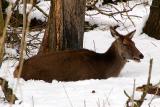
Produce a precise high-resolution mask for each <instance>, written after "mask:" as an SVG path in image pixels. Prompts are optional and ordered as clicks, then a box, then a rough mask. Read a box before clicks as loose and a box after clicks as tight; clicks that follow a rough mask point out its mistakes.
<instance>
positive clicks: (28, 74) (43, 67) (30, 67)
mask: <svg viewBox="0 0 160 107" xmlns="http://www.w3.org/2000/svg"><path fill="white" fill-rule="evenodd" d="M111 32H112V35H113V33H118V32H116V31H115V30H114V29H112V31H111ZM119 39H121V38H119ZM119 39H116V40H115V41H114V42H113V43H112V45H111V47H110V48H109V50H108V51H106V52H105V53H96V52H93V51H90V50H87V49H80V50H68V51H60V52H49V53H46V54H41V55H36V56H33V57H32V58H30V59H28V60H26V61H25V62H24V66H23V69H22V74H21V77H22V78H24V79H25V80H29V79H35V80H44V81H46V82H51V81H52V80H54V79H56V80H58V81H77V80H84V79H105V78H109V77H115V76H118V75H119V73H120V71H121V69H122V68H123V66H124V65H125V64H126V62H127V59H133V60H134V59H135V60H139V59H142V57H143V55H142V54H141V53H140V52H139V51H138V49H137V48H136V47H135V46H133V47H134V48H135V49H133V50H134V51H135V50H136V55H138V56H136V57H135V58H134V56H132V58H130V56H129V55H128V53H127V54H126V52H124V53H123V49H122V50H120V49H121V48H123V47H121V46H119V45H120V43H119ZM126 42H127V41H126ZM120 51H122V52H120ZM131 53H132V54H134V53H133V52H131ZM125 54H126V55H125ZM127 55H128V56H127ZM140 57H141V58H140ZM18 69H19V67H17V68H16V70H15V72H14V76H15V77H17V75H18V71H19V70H18Z"/></svg>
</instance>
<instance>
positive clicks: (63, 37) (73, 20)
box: [39, 0, 86, 53]
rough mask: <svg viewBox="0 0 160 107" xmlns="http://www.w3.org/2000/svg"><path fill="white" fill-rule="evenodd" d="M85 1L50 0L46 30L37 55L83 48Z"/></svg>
mask: <svg viewBox="0 0 160 107" xmlns="http://www.w3.org/2000/svg"><path fill="white" fill-rule="evenodd" d="M85 1H86V0H51V9H50V17H49V20H48V28H47V30H46V32H45V37H44V38H43V41H42V46H41V48H40V50H39V53H43V52H48V51H59V50H66V49H80V48H82V47H83V34H84V19H85ZM47 48H48V49H47Z"/></svg>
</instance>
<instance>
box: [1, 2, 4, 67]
mask: <svg viewBox="0 0 160 107" xmlns="http://www.w3.org/2000/svg"><path fill="white" fill-rule="evenodd" d="M3 28H4V19H3V12H2V1H0V66H1V64H2V61H3V54H4V38H5V37H4V36H3Z"/></svg>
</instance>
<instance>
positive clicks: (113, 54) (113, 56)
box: [105, 42, 127, 65]
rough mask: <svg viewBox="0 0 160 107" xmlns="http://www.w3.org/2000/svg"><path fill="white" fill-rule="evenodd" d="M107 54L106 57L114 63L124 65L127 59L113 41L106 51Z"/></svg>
mask: <svg viewBox="0 0 160 107" xmlns="http://www.w3.org/2000/svg"><path fill="white" fill-rule="evenodd" d="M105 56H106V58H109V59H108V60H110V62H111V63H113V64H115V65H116V64H117V63H119V65H124V64H125V63H126V62H127V60H126V59H123V58H122V57H121V56H120V54H119V52H118V48H117V47H116V43H115V42H114V43H112V45H111V47H110V48H109V49H108V51H106V52H105Z"/></svg>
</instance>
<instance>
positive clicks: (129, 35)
mask: <svg viewBox="0 0 160 107" xmlns="http://www.w3.org/2000/svg"><path fill="white" fill-rule="evenodd" d="M135 32H136V30H134V31H132V32H130V33H128V34H127V35H126V36H127V37H128V38H129V39H132V38H133V36H134V34H135Z"/></svg>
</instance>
